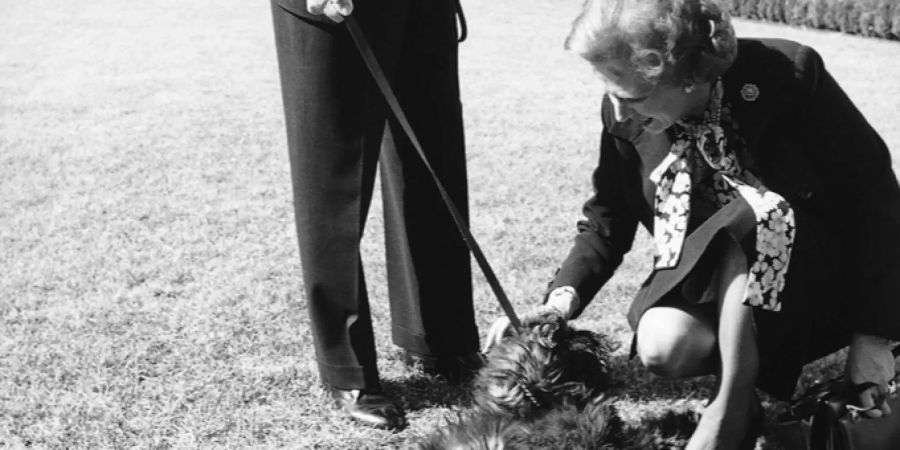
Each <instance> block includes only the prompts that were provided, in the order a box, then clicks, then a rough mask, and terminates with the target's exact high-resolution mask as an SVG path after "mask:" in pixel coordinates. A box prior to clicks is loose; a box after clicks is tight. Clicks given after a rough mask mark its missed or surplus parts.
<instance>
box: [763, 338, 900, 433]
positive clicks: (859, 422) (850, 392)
mask: <svg viewBox="0 0 900 450" xmlns="http://www.w3.org/2000/svg"><path fill="white" fill-rule="evenodd" d="M893 353H894V356H895V357H896V356H897V355H898V354H900V346H897V347H895V348H894V349H893ZM898 378H900V376H898ZM898 378H895V379H894V380H893V381H891V383H890V394H888V395H887V396H886V397H885V398H884V401H885V402H887V403H888V405H889V406H890V407H891V411H892V412H893V413H892V414H891V415H889V416H887V417H880V418H877V419H876V418H868V417H866V416H865V415H864V414H863V413H865V412H866V411H868V409H864V408H861V407H859V406H856V405H854V404H853V403H854V402H855V401H856V400H857V399H858V396H859V394H860V393H861V392H863V391H865V390H866V389H868V388H870V387H872V386H874V385H875V384H874V383H863V384H860V385H850V384H849V383H847V382H846V380H844V378H843V377H838V378H834V379H831V380H828V381H825V382H821V383H817V384H814V385H813V386H810V387H809V389H807V390H806V392H804V393H803V395H801V396H800V397H799V398H797V399H796V400H794V401H792V402H791V404H790V408H789V410H788V411H787V412H785V413H784V414H782V415H781V416H779V417H778V419H776V421H775V423H774V425H773V427H772V436H773V437H774V438H775V440H776V441H777V442H778V443H779V444H781V445H783V446H784V447H783V448H786V449H789V450H898V449H900V395H898V393H897V392H896V387H897V383H898Z"/></svg>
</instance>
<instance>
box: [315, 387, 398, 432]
mask: <svg viewBox="0 0 900 450" xmlns="http://www.w3.org/2000/svg"><path fill="white" fill-rule="evenodd" d="M329 390H330V392H331V397H332V398H333V399H334V403H335V405H336V406H337V407H338V408H340V409H341V410H343V411H344V412H345V413H346V414H347V415H348V416H350V418H351V419H353V420H355V421H357V422H360V423H362V424H364V425H368V426H370V427H374V428H380V429H384V430H400V429H403V428H405V427H406V413H405V412H404V411H403V408H402V407H400V406H399V405H397V404H396V403H394V402H393V401H392V400H391V399H390V398H388V397H387V396H385V395H384V393H382V392H378V391H366V390H359V389H339V388H336V387H329Z"/></svg>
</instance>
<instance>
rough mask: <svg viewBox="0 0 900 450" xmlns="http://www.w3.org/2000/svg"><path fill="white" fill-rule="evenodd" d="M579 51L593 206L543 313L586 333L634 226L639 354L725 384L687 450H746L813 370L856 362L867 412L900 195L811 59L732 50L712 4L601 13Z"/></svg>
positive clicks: (782, 48)
mask: <svg viewBox="0 0 900 450" xmlns="http://www.w3.org/2000/svg"><path fill="white" fill-rule="evenodd" d="M566 48H567V49H568V50H570V51H573V52H575V53H577V54H579V55H580V56H582V57H583V58H584V59H586V60H587V61H588V62H589V63H590V64H591V66H592V67H593V69H594V71H595V72H596V73H597V75H598V76H599V78H600V80H601V81H602V82H603V83H604V84H605V87H606V92H607V95H606V96H605V98H604V104H603V113H602V114H603V125H604V126H603V133H602V136H601V144H600V160H599V165H598V167H597V168H596V170H595V172H594V176H593V183H594V188H595V195H594V196H593V198H591V199H590V200H589V201H588V202H587V203H586V204H585V208H584V212H585V216H586V219H585V220H583V221H582V222H580V223H579V227H578V228H579V234H578V235H577V237H576V238H575V243H574V246H573V248H572V250H571V252H570V254H569V255H568V257H567V258H566V259H565V260H564V261H563V263H562V264H561V267H560V269H559V271H558V273H557V274H556V276H555V278H554V280H553V281H552V283H551V286H550V293H549V295H548V296H547V299H546V301H545V304H544V305H543V306H542V307H541V309H542V310H551V311H555V312H556V313H557V314H559V315H561V316H563V317H565V318H569V319H572V318H576V317H577V316H578V315H579V314H581V312H582V311H583V310H584V308H585V306H587V303H588V302H589V301H590V300H591V299H592V298H593V297H594V295H595V294H596V293H597V291H598V290H599V289H600V288H601V287H602V286H603V284H604V283H605V282H606V281H607V280H608V279H609V278H610V277H611V276H612V274H613V271H614V270H615V269H616V267H617V266H618V265H619V263H620V262H621V261H622V257H623V255H624V253H626V252H627V251H628V250H629V249H630V247H631V244H632V240H633V237H634V233H635V230H636V227H637V224H638V223H641V224H643V225H644V226H645V227H646V228H647V229H648V230H649V231H650V232H651V233H652V234H653V235H654V240H655V243H656V250H657V252H656V257H655V260H654V264H653V271H652V273H651V274H650V276H649V277H648V279H647V281H646V282H645V283H644V285H643V286H642V287H641V289H640V291H639V292H638V294H637V297H636V298H635V300H634V302H633V304H632V306H631V309H630V311H629V313H628V319H629V323H630V324H631V326H632V328H633V329H634V330H635V342H634V344H633V347H632V348H633V351H634V352H636V353H637V355H639V356H640V358H641V360H642V362H643V363H644V364H645V365H646V366H647V367H648V368H649V369H650V370H651V371H653V372H654V373H657V374H660V375H663V376H666V377H673V378H677V377H689V376H696V375H703V374H711V373H715V374H716V375H717V381H718V383H717V391H716V394H715V396H714V398H713V399H712V400H711V401H710V403H709V405H708V406H707V408H706V410H705V411H704V414H703V417H702V419H701V421H700V423H699V426H698V428H697V431H696V432H695V433H694V435H693V436H692V438H691V440H690V443H689V445H688V448H690V449H710V448H717V449H719V448H743V447H745V446H748V445H751V443H752V442H755V436H756V432H757V431H758V425H759V423H758V422H759V421H760V420H761V417H762V414H761V407H760V404H759V401H758V399H757V398H756V394H755V387H759V388H761V389H763V390H765V391H767V392H769V393H770V394H772V395H774V396H776V397H779V398H782V399H787V398H789V397H790V396H791V394H792V392H793V389H794V386H795V384H796V380H797V377H798V375H799V373H800V370H801V368H802V366H803V364H805V363H807V362H810V361H812V360H814V359H816V358H818V357H821V356H824V355H825V354H828V353H830V352H832V351H835V350H837V349H839V348H841V347H843V346H846V345H849V346H850V352H849V355H848V359H847V375H848V377H849V379H850V380H851V381H852V382H853V383H862V382H869V381H871V382H875V383H876V384H877V385H878V386H877V387H876V388H872V389H870V390H868V391H866V392H864V393H863V394H862V395H861V398H860V402H861V403H862V405H863V406H869V405H872V404H874V403H875V400H876V399H877V398H879V397H880V396H883V395H884V393H885V391H886V389H887V382H888V381H889V380H890V379H891V378H892V376H893V374H894V361H893V358H892V357H891V355H890V351H889V340H897V339H900V301H898V298H897V293H898V292H900V187H898V183H897V179H896V177H895V175H894V173H893V171H892V169H891V163H890V155H889V152H888V150H887V148H886V146H885V145H884V143H883V142H882V140H881V139H880V138H879V136H878V135H877V133H876V132H875V131H874V130H873V129H872V128H871V127H870V126H869V124H868V123H867V122H866V120H865V119H864V118H863V117H862V115H861V114H860V113H859V111H858V110H857V109H856V107H855V106H854V105H853V103H852V102H851V101H850V100H849V99H848V98H847V96H846V95H845V94H844V93H843V92H842V90H841V89H840V87H839V86H838V85H837V84H836V83H835V81H834V80H833V79H832V78H831V76H830V75H829V74H828V72H827V71H826V70H825V68H824V67H823V63H822V60H821V59H820V57H819V56H818V55H817V54H816V53H815V51H813V50H812V49H810V48H808V47H805V46H803V45H800V44H797V43H794V42H789V41H784V40H754V39H740V40H738V39H736V38H735V36H734V32H733V28H732V26H731V24H730V22H729V19H728V17H727V16H726V15H725V14H724V13H723V12H722V11H721V9H720V7H719V6H718V5H716V4H715V3H713V2H712V1H709V0H597V1H594V0H589V1H588V2H587V3H586V4H585V7H584V11H583V12H582V14H581V15H580V16H579V17H578V18H577V19H576V20H575V22H574V24H573V27H572V31H571V34H570V35H569V37H568V39H567V41H566ZM508 327H509V324H508V321H506V320H505V319H499V320H498V321H497V322H496V323H495V324H494V326H493V327H492V329H491V331H490V332H489V334H488V339H487V345H488V347H490V346H491V345H493V344H495V343H496V342H499V340H500V339H501V338H502V336H503V335H504V334H505V332H507V331H508ZM889 413H890V411H889V410H888V408H887V406H886V405H885V406H882V407H881V408H879V409H876V410H875V411H874V412H873V414H874V415H880V414H889Z"/></svg>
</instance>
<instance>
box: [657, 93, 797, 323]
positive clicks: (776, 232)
mask: <svg viewBox="0 0 900 450" xmlns="http://www.w3.org/2000/svg"><path fill="white" fill-rule="evenodd" d="M722 94H723V88H722V81H721V80H717V81H716V83H715V86H714V87H713V92H712V95H711V97H710V101H709V105H708V106H707V110H706V112H705V114H704V117H703V119H702V120H700V121H697V122H688V121H680V122H678V123H677V124H676V125H674V126H673V127H671V128H670V129H669V133H670V138H671V140H672V147H671V149H670V150H669V153H668V155H666V157H665V159H663V161H662V163H660V165H659V166H658V167H657V168H656V169H655V170H654V171H653V173H651V175H650V179H651V180H652V181H653V182H654V183H656V185H657V190H656V211H655V219H654V233H653V237H654V241H655V243H656V258H655V264H654V265H655V268H656V269H667V268H672V267H675V266H677V265H678V261H679V258H680V256H681V247H682V245H683V244H684V238H685V235H686V234H687V231H688V221H689V219H690V218H691V216H692V214H693V215H694V216H695V217H694V219H695V220H696V219H698V218H699V219H704V220H705V219H706V218H707V217H708V215H712V213H713V212H715V211H716V210H718V209H719V208H721V207H722V206H724V205H726V204H728V203H729V202H731V201H733V200H734V199H736V198H738V197H742V198H743V199H744V200H745V201H746V202H747V203H748V204H749V205H750V207H751V208H752V209H753V212H754V214H755V215H756V256H755V261H754V263H753V264H752V266H751V267H750V272H749V274H748V275H749V276H748V280H747V289H746V291H745V299H744V303H745V304H748V305H751V306H758V307H761V308H764V309H767V310H772V311H779V310H780V309H781V303H780V301H779V300H778V294H779V293H780V292H781V290H782V289H784V284H785V276H786V274H787V270H788V265H789V263H790V256H791V249H792V247H793V243H794V234H795V223H794V212H793V210H792V209H791V206H790V204H788V202H787V201H785V199H784V198H783V197H781V196H780V195H778V194H777V193H775V192H773V191H770V190H768V189H766V187H765V186H764V185H763V184H762V183H761V182H760V181H759V180H758V179H757V178H756V177H755V176H754V175H753V173H752V172H751V171H750V170H746V169H744V168H743V167H742V164H741V162H740V160H739V155H741V154H743V146H744V142H743V140H742V139H741V138H740V136H738V135H737V133H736V131H735V130H736V129H737V124H735V123H734V122H733V120H732V118H731V114H730V112H729V106H728V104H726V103H724V102H723V95H722ZM692 203H693V205H692ZM692 206H693V207H694V209H695V211H692ZM698 216H699V217H698Z"/></svg>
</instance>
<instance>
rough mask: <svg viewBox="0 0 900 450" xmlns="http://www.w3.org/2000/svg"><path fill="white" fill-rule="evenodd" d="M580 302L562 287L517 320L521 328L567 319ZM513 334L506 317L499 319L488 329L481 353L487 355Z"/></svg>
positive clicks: (566, 288)
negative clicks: (552, 320)
mask: <svg viewBox="0 0 900 450" xmlns="http://www.w3.org/2000/svg"><path fill="white" fill-rule="evenodd" d="M579 304H580V302H579V300H578V294H577V293H576V292H575V288H572V287H569V286H562V287H558V288H556V289H554V290H553V291H552V292H550V295H549V296H548V297H547V302H546V303H544V304H543V305H541V306H539V307H537V308H535V309H533V310H531V311H529V312H527V313H525V314H523V315H522V317H520V318H519V319H520V320H521V322H522V326H523V327H530V326H533V325H536V324H537V323H539V322H541V321H546V320H548V318H551V317H562V318H563V319H569V318H570V317H572V314H573V313H574V312H575V310H576V309H578V306H579ZM512 334H513V328H512V324H511V323H509V319H508V318H507V317H506V316H502V317H499V318H498V319H497V320H495V321H494V323H493V324H492V325H491V328H490V329H488V333H487V336H486V337H485V339H484V347H483V348H482V353H485V354H487V352H489V351H490V350H491V348H493V347H494V346H495V345H497V344H499V343H500V342H501V341H502V340H503V338H505V337H507V336H511V335H512Z"/></svg>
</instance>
